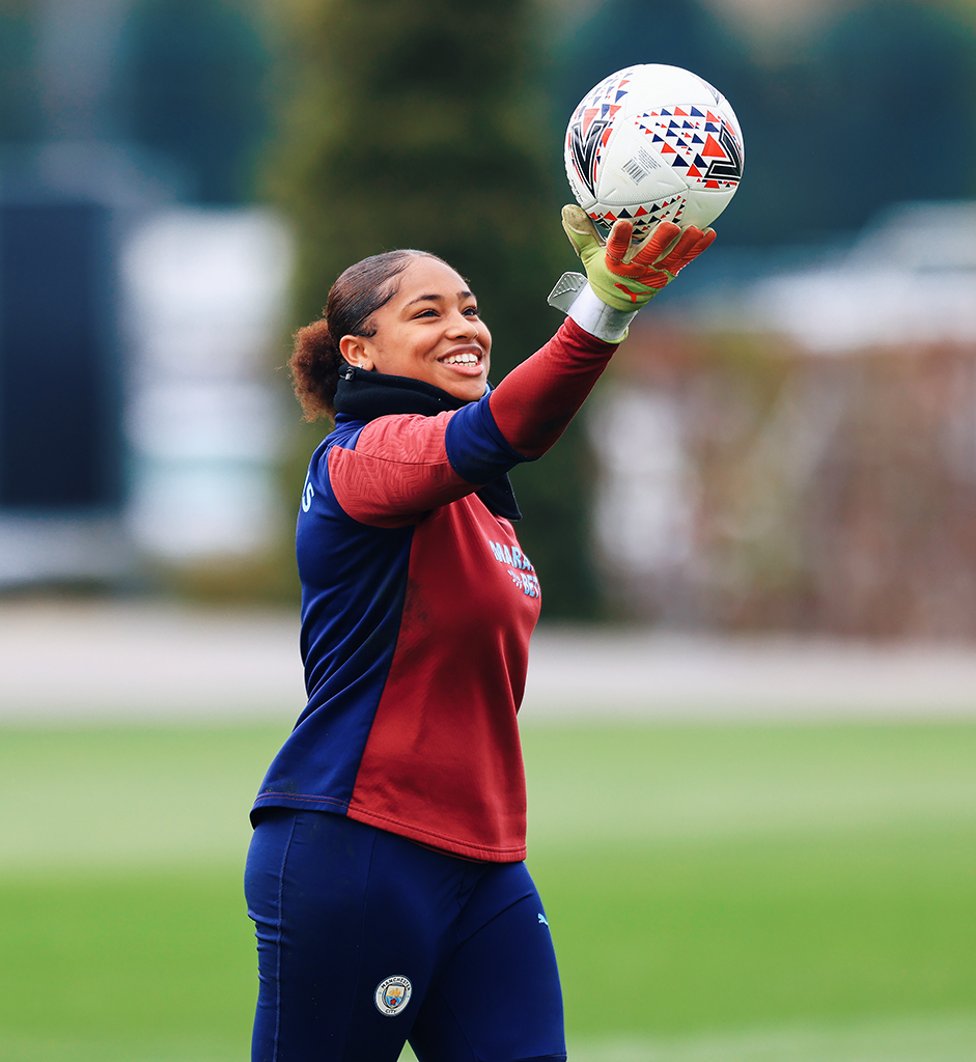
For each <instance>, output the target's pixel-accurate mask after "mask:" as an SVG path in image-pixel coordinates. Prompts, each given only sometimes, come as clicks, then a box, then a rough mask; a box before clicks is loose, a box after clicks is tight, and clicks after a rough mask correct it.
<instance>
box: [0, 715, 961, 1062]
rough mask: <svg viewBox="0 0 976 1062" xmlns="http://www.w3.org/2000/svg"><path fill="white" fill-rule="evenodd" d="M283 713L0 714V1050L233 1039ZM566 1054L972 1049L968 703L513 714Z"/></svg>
mask: <svg viewBox="0 0 976 1062" xmlns="http://www.w3.org/2000/svg"><path fill="white" fill-rule="evenodd" d="M285 729H286V724H283V725H282V726H281V727H275V728H270V727H268V726H261V727H258V726H247V727H238V728H232V727H208V726H204V725H200V726H196V727H187V726H179V727H177V726H173V727H153V728H150V727H138V726H134V727H129V728H124V727H112V728H102V727H95V726H92V727H79V728H76V729H70V730H66V729H45V728H36V729H26V728H23V729H13V728H7V729H3V730H0V800H2V806H3V808H4V815H3V822H4V826H3V830H2V831H0V952H2V962H0V1058H2V1059H4V1060H5V1062H96V1060H97V1062H116V1060H118V1062H122V1060H125V1062H177V1060H179V1062H225V1060H227V1062H230V1060H235V1062H240V1060H243V1059H244V1058H246V1057H247V1042H248V1033H249V1023H250V1014H251V1008H252V1005H253V999H254V993H255V981H256V977H255V957H254V952H253V947H252V938H251V930H250V924H249V923H248V922H247V920H246V914H245V908H244V902H243V898H242V889H241V874H242V866H243V859H244V852H245V848H246V845H247V840H248V836H249V828H248V825H247V819H246V811H247V808H248V806H249V802H250V799H251V796H252V794H253V792H254V790H255V788H256V786H257V784H258V782H259V780H260V776H261V774H262V772H263V769H264V767H265V765H266V762H267V760H268V759H269V758H270V756H271V754H272V753H273V751H274V749H275V748H276V746H277V743H278V741H279V739H280V737H281V736H282V735H283V732H284V730H285ZM525 746H526V759H527V763H528V770H529V778H530V821H531V837H530V867H531V869H532V870H533V872H534V874H535V876H536V879H537V881H538V883H539V885H540V889H541V891H542V893H543V897H544V899H545V901H546V906H547V911H548V915H549V920H550V922H551V924H552V930H553V934H554V936H555V939H556V944H557V949H558V952H559V956H560V962H561V968H562V974H563V981H564V989H565V995H566V1003H567V1020H568V1031H569V1036H570V1057H571V1059H573V1060H574V1062H648V1060H649V1062H654V1060H659V1062H692V1060H694V1062H705V1060H709V1062H710V1060H716V1062H747V1060H748V1062H778V1060H783V1059H790V1060H800V1062H815V1060H816V1062H854V1060H857V1062H881V1060H884V1062H892V1060H894V1062H906V1060H918V1062H950V1060H951V1062H962V1060H964V1059H965V1060H971V1059H973V1058H976V724H973V723H901V724H881V723H878V724H853V723H852V724H844V725H841V724H831V725H820V724H813V723H809V724H803V725H790V724H785V723H784V724H768V723H763V724H759V723H750V724H746V723H740V724H721V725H719V724H708V725H705V724H702V725H688V726H678V725H671V724H667V725H666V724H636V723H626V724H625V723H619V724H610V725H607V726H605V727H601V726H597V725H595V724H575V725H565V726H562V725H560V726H557V725H538V726H535V727H531V726H530V727H528V728H527V730H526V733H525Z"/></svg>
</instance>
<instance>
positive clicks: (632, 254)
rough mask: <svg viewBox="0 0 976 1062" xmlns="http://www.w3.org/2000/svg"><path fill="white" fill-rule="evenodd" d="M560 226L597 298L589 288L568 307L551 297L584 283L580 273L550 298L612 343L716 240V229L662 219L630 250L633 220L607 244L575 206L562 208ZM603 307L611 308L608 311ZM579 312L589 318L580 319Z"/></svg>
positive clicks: (620, 227)
mask: <svg viewBox="0 0 976 1062" xmlns="http://www.w3.org/2000/svg"><path fill="white" fill-rule="evenodd" d="M562 224H563V229H564V230H565V232H566V235H567V236H568V237H569V241H570V243H571V244H572V245H573V250H575V251H576V253H577V254H578V255H579V256H580V260H581V261H582V263H583V268H584V269H585V270H586V277H587V280H588V281H589V284H588V287H589V289H590V290H591V291H592V293H593V294H595V295H596V298H597V300H599V302H598V303H594V300H593V299H592V298H591V297H590V298H587V293H586V291H585V290H584V291H581V292H580V294H579V295H578V296H577V297H576V299H575V300H574V301H573V302H572V303H570V305H569V307H566V306H563V305H561V303H560V302H559V301H553V300H554V299H557V300H558V298H559V296H560V294H562V295H565V294H568V293H569V292H571V291H575V290H578V288H579V287H581V280H582V278H579V277H578V275H577V283H576V284H575V286H574V283H573V280H571V279H570V278H571V277H573V274H565V275H564V276H563V278H562V279H561V281H560V283H559V284H557V285H556V289H555V291H554V292H553V294H552V295H551V296H550V302H551V303H552V304H553V305H556V306H560V308H563V309H571V310H572V311H573V312H571V313H570V316H572V317H573V318H574V319H576V320H577V323H578V324H580V325H582V327H584V328H586V329H587V331H589V332H590V333H591V334H593V335H596V336H598V337H599V338H601V339H607V340H608V341H610V342H616V341H619V339H622V338H623V337H624V336H625V335H626V333H627V326H628V325H629V323H630V322H631V321H632V320H633V318H634V316H635V314H636V312H637V311H638V310H640V309H641V307H643V306H646V305H647V303H649V302H650V301H651V299H653V298H654V296H655V295H657V294H659V293H660V292H661V291H663V290H664V288H665V287H667V285H668V284H670V283H671V281H672V280H674V278H675V277H676V276H677V275H678V273H679V272H680V271H681V270H682V269H684V267H685V266H686V265H687V264H688V263H689V262H691V261H693V260H694V259H695V258H697V257H698V255H700V254H701V253H702V251H704V250H706V248H708V247H710V246H711V244H712V242H713V241H714V239H715V230H714V229H705V230H704V231H703V230H702V229H698V228H696V227H694V226H689V227H688V228H686V229H682V228H681V227H680V226H679V225H676V224H675V223H674V222H672V221H661V222H659V223H658V224H657V225H656V226H655V227H654V229H653V230H652V231H651V234H650V235H649V236H648V237H647V238H646V239H645V240H644V241H643V243H641V244H638V246H637V247H636V248H635V249H634V250H633V251H631V249H630V237H631V234H632V233H633V231H634V226H633V223H632V222H630V221H626V220H620V221H617V222H615V223H614V226H613V228H612V229H611V230H610V235H609V237H608V239H607V242H606V245H604V244H603V242H602V241H601V240H600V237H599V236H598V235H597V232H596V229H595V228H594V226H593V222H592V221H591V220H590V218H589V217H588V216H587V214H586V211H584V210H583V209H582V208H581V207H578V206H575V205H571V206H564V207H563V211H562ZM604 308H608V309H609V310H610V311H611V312H610V313H607V312H605V309H604ZM577 312H579V314H580V316H583V317H584V318H585V320H580V319H579V317H578V316H577ZM594 328H596V329H598V330H596V331H595V330H594Z"/></svg>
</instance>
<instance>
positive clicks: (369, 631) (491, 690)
mask: <svg viewBox="0 0 976 1062" xmlns="http://www.w3.org/2000/svg"><path fill="white" fill-rule="evenodd" d="M614 350H615V346H614V345H613V344H609V343H605V342H603V341H602V340H600V339H596V338H594V337H593V336H591V335H589V333H587V332H585V331H584V330H583V329H582V328H581V327H580V326H579V325H577V324H576V323H575V322H574V321H572V320H571V319H569V318H567V319H566V320H565V321H564V322H563V324H562V325H561V326H560V328H559V330H558V332H557V333H556V335H555V336H554V337H553V338H552V339H551V340H550V341H549V342H548V343H547V344H546V345H545V346H544V347H543V348H542V349H541V350H539V351H538V352H536V353H535V354H534V355H533V356H532V357H531V358H528V359H527V360H526V361H524V362H523V363H522V364H521V365H520V366H518V368H516V369H515V370H514V371H513V372H511V373H509V375H508V376H506V377H505V379H504V380H503V381H502V382H501V383H500V384H499V385H498V387H497V388H496V389H495V390H494V391H492V392H491V393H490V394H486V395H485V397H483V398H482V399H480V400H479V401H477V402H472V403H470V404H468V405H466V406H464V407H463V408H462V409H460V410H458V411H457V412H448V413H440V414H437V415H436V416H423V415H415V414H397V415H392V416H382V417H378V418H377V419H375V420H370V421H369V422H364V421H362V420H357V419H353V418H351V417H349V416H346V415H343V414H339V416H338V417H337V418H336V424H335V429H334V430H333V431H332V432H331V434H329V436H328V437H327V438H326V439H325V440H324V441H323V442H322V443H321V444H320V445H319V447H318V448H317V449H316V451H315V453H314V454H313V455H312V458H311V462H310V464H309V470H308V477H307V479H306V481H305V487H304V490H303V492H302V501H301V506H300V511H299V514H298V529H297V555H298V572H299V576H300V579H301V584H302V631H301V651H302V658H303V660H304V663H305V686H306V690H307V692H308V703H307V705H306V706H305V709H304V711H303V712H302V713H301V715H300V717H299V719H298V722H297V723H296V725H295V728H294V730H293V731H292V732H291V734H290V735H289V737H288V738H287V740H286V741H285V743H284V745H283V746H282V748H281V750H280V752H279V753H278V755H277V756H276V757H275V759H274V761H273V762H272V764H271V766H270V768H269V769H268V773H267V775H266V776H265V779H264V782H263V783H262V785H261V789H260V791H259V793H258V796H257V799H256V800H255V803H254V808H253V809H252V818H253V816H254V815H255V813H256V812H257V811H258V809H260V808H264V807H276V806H285V807H298V808H309V809H318V810H322V811H330V812H334V813H336V814H339V815H348V816H349V817H350V818H352V819H357V820H358V821H360V822H365V823H369V824H370V825H372V826H376V827H378V828H380V829H383V830H388V831H390V832H391V833H396V834H400V835H401V836H404V837H408V838H410V839H412V840H414V841H418V842H420V843H422V844H426V845H430V846H432V847H434V848H437V849H440V850H441V851H444V852H449V853H452V854H454V855H458V856H463V857H466V858H469V859H480V860H486V861H491V862H515V861H518V860H521V859H524V858H525V779H524V772H523V766H522V753H521V745H520V742H519V735H518V725H517V720H516V715H517V712H518V709H519V705H520V704H521V700H522V694H523V691H524V687H525V677H526V670H527V666H528V648H529V638H530V636H531V633H532V630H533V628H534V627H535V624H536V621H537V620H538V617H539V609H540V594H539V581H538V578H537V577H536V573H535V570H534V569H533V567H532V564H531V562H530V561H529V559H528V557H526V556H525V554H524V553H522V551H521V549H520V547H519V544H518V540H517V538H516V536H515V532H514V530H513V528H512V525H511V523H509V521H508V520H506V519H504V518H502V517H499V516H496V515H494V514H493V513H492V512H491V511H490V510H489V509H488V508H487V507H486V506H485V505H484V503H483V502H482V501H481V499H480V498H478V497H477V496H476V494H475V493H474V492H475V490H476V489H477V488H478V486H479V485H481V484H484V483H487V482H489V481H491V480H492V479H494V478H496V477H497V476H499V475H501V474H502V473H504V472H507V471H508V469H510V468H512V467H513V466H514V465H516V464H517V463H519V462H520V461H527V460H533V459H534V458H536V457H538V456H540V455H541V454H542V453H543V452H545V450H547V449H548V448H549V447H550V446H551V445H552V444H553V443H554V442H555V441H556V439H557V438H558V437H559V435H560V434H561V433H562V431H563V430H564V429H565V427H566V425H567V424H568V423H569V421H570V420H571V419H572V417H573V415H574V414H575V412H576V411H577V409H578V408H579V407H580V405H581V404H582V402H583V400H584V399H585V398H586V395H587V394H588V393H589V391H590V389H591V388H592V386H593V384H594V383H595V382H596V380H597V378H598V377H599V375H600V373H601V372H602V371H603V369H604V368H605V366H606V364H607V362H608V361H609V359H610V356H611V355H612V353H613V351H614Z"/></svg>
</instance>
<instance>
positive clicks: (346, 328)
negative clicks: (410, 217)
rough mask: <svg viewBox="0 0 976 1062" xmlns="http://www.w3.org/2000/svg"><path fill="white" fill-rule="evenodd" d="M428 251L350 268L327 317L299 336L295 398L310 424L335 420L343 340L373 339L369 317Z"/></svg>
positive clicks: (389, 255)
mask: <svg viewBox="0 0 976 1062" xmlns="http://www.w3.org/2000/svg"><path fill="white" fill-rule="evenodd" d="M414 257H429V258H435V257H436V255H429V254H428V253H427V252H426V251H414V250H399V251H384V252H383V253H382V254H374V255H371V256H370V257H369V258H364V259H363V260H362V261H361V262H357V263H356V264H355V265H351V266H350V267H349V268H348V269H346V270H345V271H344V272H343V273H341V274H340V275H339V278H338V279H337V280H336V282H335V283H334V284H333V285H332V289H331V290H330V291H329V297H328V300H327V301H326V304H325V310H324V311H323V316H322V317H320V318H319V319H318V320H317V321H313V322H312V323H311V324H309V325H306V326H305V327H304V328H300V329H299V330H298V331H297V332H296V333H295V341H294V347H293V350H292V355H291V359H290V360H289V362H288V367H289V369H290V370H291V377H292V387H293V388H294V391H295V397H296V398H297V399H298V401H299V402H300V403H301V407H302V413H303V414H304V416H305V419H306V420H308V421H312V420H317V419H318V418H319V417H323V416H325V417H334V416H335V394H336V387H337V386H338V384H339V372H340V370H341V369H342V367H343V365H344V359H343V357H342V354H341V353H340V352H339V340H340V339H341V338H342V337H343V336H348V335H351V336H367V337H368V336H374V335H375V334H376V328H375V326H374V325H373V323H372V321H371V320H370V318H371V317H372V315H373V314H374V313H375V312H376V311H377V310H378V309H379V308H380V307H381V306H385V305H386V303H388V302H389V301H390V299H392V298H393V296H394V295H396V293H397V290H398V287H399V285H398V284H397V283H396V278H397V277H398V276H399V275H400V274H401V273H402V272H403V271H404V269H406V268H407V266H408V265H409V262H410V259H411V258H414Z"/></svg>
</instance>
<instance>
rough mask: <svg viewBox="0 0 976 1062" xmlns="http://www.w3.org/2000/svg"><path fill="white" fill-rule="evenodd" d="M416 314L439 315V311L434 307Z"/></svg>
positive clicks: (422, 315)
mask: <svg viewBox="0 0 976 1062" xmlns="http://www.w3.org/2000/svg"><path fill="white" fill-rule="evenodd" d="M416 316H417V317H436V316H437V311H436V310H435V309H433V308H431V309H428V310H421V311H420V313H418V314H417V315H416Z"/></svg>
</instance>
